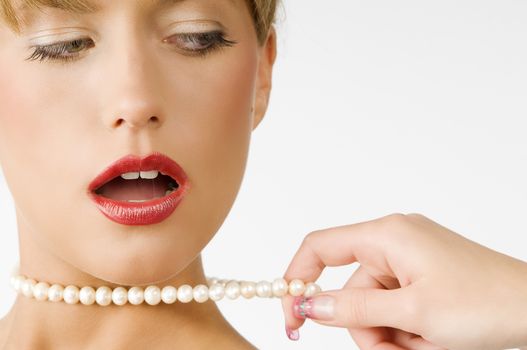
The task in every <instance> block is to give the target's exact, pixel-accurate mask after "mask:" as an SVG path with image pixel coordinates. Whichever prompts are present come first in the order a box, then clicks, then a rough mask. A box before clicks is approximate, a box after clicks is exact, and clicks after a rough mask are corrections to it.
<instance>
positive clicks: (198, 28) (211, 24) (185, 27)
mask: <svg viewBox="0 0 527 350" xmlns="http://www.w3.org/2000/svg"><path fill="white" fill-rule="evenodd" d="M167 29H168V31H172V30H177V32H176V33H175V34H178V33H195V32H211V31H221V32H225V31H227V28H225V26H223V25H222V24H221V23H220V22H218V21H212V20H184V21H177V22H175V23H172V24H171V25H169V26H167Z"/></svg>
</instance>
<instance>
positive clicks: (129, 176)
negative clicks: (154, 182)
mask: <svg viewBox="0 0 527 350" xmlns="http://www.w3.org/2000/svg"><path fill="white" fill-rule="evenodd" d="M121 177H122V178H123V179H125V180H135V179H138V178H139V173H136V172H131V173H124V174H121Z"/></svg>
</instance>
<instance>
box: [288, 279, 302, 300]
mask: <svg viewBox="0 0 527 350" xmlns="http://www.w3.org/2000/svg"><path fill="white" fill-rule="evenodd" d="M305 289H306V286H305V285H304V281H302V280H299V279H294V280H292V281H291V282H289V294H291V295H292V296H294V297H297V296H300V295H302V294H303V293H304V290H305Z"/></svg>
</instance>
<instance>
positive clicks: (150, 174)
mask: <svg viewBox="0 0 527 350" xmlns="http://www.w3.org/2000/svg"><path fill="white" fill-rule="evenodd" d="M158 175H159V171H157V170H151V171H141V178H142V179H155V178H156V177H157V176H158Z"/></svg>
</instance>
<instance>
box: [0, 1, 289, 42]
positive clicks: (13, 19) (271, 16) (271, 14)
mask: <svg viewBox="0 0 527 350" xmlns="http://www.w3.org/2000/svg"><path fill="white" fill-rule="evenodd" d="M277 1H278V0H246V2H247V5H249V9H250V10H251V15H252V17H253V21H254V27H255V29H256V35H257V37H258V41H259V42H260V44H262V43H263V42H264V41H265V39H266V37H267V33H268V32H269V29H270V28H271V26H272V24H273V23H274V20H275V12H276V7H277ZM20 2H21V3H22V5H25V6H29V7H40V6H52V7H56V8H59V9H63V10H68V11H73V12H90V11H93V10H94V9H93V8H92V6H91V4H90V3H89V2H88V1H86V0H21V1H20ZM0 17H1V19H3V20H4V22H5V23H7V25H8V26H9V27H10V28H12V29H13V30H14V31H16V32H18V31H19V30H20V27H19V23H20V19H19V18H18V16H17V14H16V11H15V9H14V7H13V4H12V0H0Z"/></svg>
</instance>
